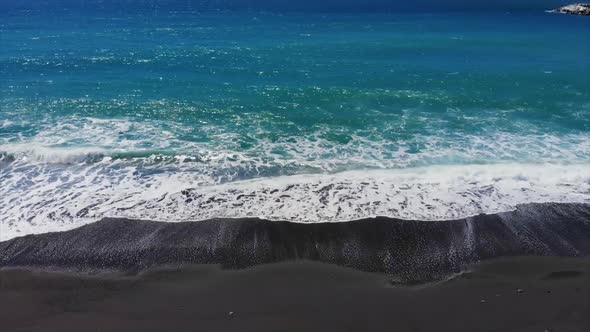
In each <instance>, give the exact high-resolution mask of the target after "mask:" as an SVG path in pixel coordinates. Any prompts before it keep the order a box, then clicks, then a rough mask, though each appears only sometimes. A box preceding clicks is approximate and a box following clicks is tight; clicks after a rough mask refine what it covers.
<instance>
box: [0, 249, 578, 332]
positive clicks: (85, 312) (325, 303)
mask: <svg viewBox="0 0 590 332" xmlns="http://www.w3.org/2000/svg"><path fill="white" fill-rule="evenodd" d="M589 280H590V260H588V259H581V258H556V257H516V258H510V259H498V260H493V261H490V262H485V263H482V264H479V265H477V266H476V267H474V268H473V269H472V270H471V271H469V272H466V273H464V274H462V275H460V276H457V277H456V278H454V279H452V280H449V281H445V282H439V283H436V284H430V285H423V286H419V287H394V286H392V285H391V284H390V283H389V282H388V280H387V278H386V277H385V276H384V275H382V274H372V273H366V272H359V271H356V270H353V269H347V268H342V267H337V266H333V265H327V264H321V263H312V262H290V263H278V264H270V265H261V266H257V267H254V268H249V269H245V270H232V271H227V270H221V269H219V268H218V267H216V266H213V265H207V266H202V265H201V266H187V267H184V268H181V269H170V270H160V271H150V272H146V273H143V274H142V275H140V276H135V277H121V276H104V275H103V276H101V277H89V276H84V275H76V274H59V273H47V272H31V271H23V270H14V269H9V270H6V269H5V270H3V271H1V272H0V321H1V322H2V330H3V331H63V332H65V331H297V332H301V331H318V332H319V331H321V332H325V331H454V332H455V331H466V332H467V331H469V332H475V331H541V332H543V331H556V332H561V331H588V328H589V327H590V316H589V315H588V312H590V282H589ZM519 290H520V291H519Z"/></svg>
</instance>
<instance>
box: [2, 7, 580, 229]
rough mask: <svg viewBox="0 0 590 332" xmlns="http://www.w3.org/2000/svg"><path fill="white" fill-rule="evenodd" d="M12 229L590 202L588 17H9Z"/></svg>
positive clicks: (5, 127) (448, 213)
mask: <svg viewBox="0 0 590 332" xmlns="http://www.w3.org/2000/svg"><path fill="white" fill-rule="evenodd" d="M0 24H1V25H0V27H1V47H0V70H1V72H0V74H1V77H2V78H1V80H0V97H1V98H0V107H1V108H0V216H1V218H0V240H4V239H8V238H11V237H14V236H20V235H25V234H29V233H39V232H45V231H52V230H62V229H69V228H72V227H76V226H79V225H82V224H84V223H88V222H92V221H95V220H99V219H100V218H102V217H105V216H124V217H134V218H149V219H156V220H166V221H182V220H200V219H205V218H211V217H244V216H260V217H266V218H271V219H286V220H292V221H298V222H323V221H346V220H351V219H355V218H363V217H370V216H375V215H385V216H392V217H401V218H409V219H429V220H437V219H447V218H458V217H465V216H469V215H474V214H478V213H485V212H498V211H503V210H508V209H512V208H514V206H515V205H516V204H521V203H530V202H547V201H560V202H561V201H563V202H590V169H589V166H588V163H589V160H590V42H588V40H590V39H589V38H588V36H590V20H588V19H587V18H585V17H572V16H566V15H556V14H549V13H544V12H517V13H477V14H476V13H435V14H412V13H399V14H342V13H339V14H336V13H332V14H317V13H316V14H310V13H305V14H303V13H284V14H278V13H259V12H201V13H199V12H175V11H148V12H137V13H131V14H129V13H108V14H104V13H79V12H69V11H63V12H59V13H54V14H52V15H47V14H46V13H38V12H26V11H23V12H18V13H16V14H15V13H14V12H13V13H11V14H10V15H8V14H3V15H1V21H0Z"/></svg>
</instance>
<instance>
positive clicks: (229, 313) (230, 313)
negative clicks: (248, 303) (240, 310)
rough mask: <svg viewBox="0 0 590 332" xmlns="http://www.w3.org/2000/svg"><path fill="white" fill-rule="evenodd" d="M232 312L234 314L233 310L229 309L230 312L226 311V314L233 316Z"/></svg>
mask: <svg viewBox="0 0 590 332" xmlns="http://www.w3.org/2000/svg"><path fill="white" fill-rule="evenodd" d="M234 314H235V312H233V311H230V312H228V313H227V315H228V316H230V317H231V316H233V315H234Z"/></svg>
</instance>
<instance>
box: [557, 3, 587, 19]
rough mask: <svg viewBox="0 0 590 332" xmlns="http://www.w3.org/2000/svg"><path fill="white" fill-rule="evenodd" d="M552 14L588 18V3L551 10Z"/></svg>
mask: <svg viewBox="0 0 590 332" xmlns="http://www.w3.org/2000/svg"><path fill="white" fill-rule="evenodd" d="M552 12H554V13H562V14H572V15H584V16H590V3H576V4H573V5H569V6H564V7H561V8H557V9H554V10H552Z"/></svg>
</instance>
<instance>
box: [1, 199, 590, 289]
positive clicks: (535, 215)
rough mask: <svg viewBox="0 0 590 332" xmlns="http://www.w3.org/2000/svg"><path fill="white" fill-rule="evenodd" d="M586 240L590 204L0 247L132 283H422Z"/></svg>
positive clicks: (191, 225)
mask: <svg viewBox="0 0 590 332" xmlns="http://www.w3.org/2000/svg"><path fill="white" fill-rule="evenodd" d="M589 238H590V205H589V204H529V205H522V206H519V207H518V208H517V209H516V210H515V211H512V212H505V213H499V214H492V215H479V216H475V217H471V218H465V219H458V220H450V221H428V222H427V221H408V220H400V219H391V218H374V219H366V220H358V221H351V222H347V223H323V224H300V223H291V222H277V221H267V220H261V219H254V218H250V219H248V218H243V219H212V220H206V221H200V222H184V223H166V222H153V221H140V220H129V219H104V220H102V221H100V222H97V223H93V224H89V225H86V226H82V227H80V228H77V229H74V230H71V231H66V232H60V233H47V234H41V235H30V236H25V237H21V238H16V239H13V240H9V241H5V242H0V268H8V267H24V268H33V269H38V270H52V271H60V270H63V271H78V272H82V273H91V274H96V273H102V272H107V273H109V272H120V273H123V274H130V275H133V274H138V273H140V272H141V271H145V270H150V269H154V268H158V267H162V266H184V265H192V264H218V265H220V266H222V267H223V268H224V269H243V268H247V267H252V266H256V265H262V264H268V263H280V262H289V261H299V260H309V261H316V262H321V263H327V264H333V265H338V266H343V267H350V268H354V269H357V270H359V271H365V272H379V273H384V274H386V275H387V276H388V278H389V280H390V281H391V282H394V283H399V284H421V283H428V282H434V281H440V280H444V279H447V278H448V277H449V276H452V275H454V274H457V273H460V272H463V271H465V270H466V269H468V268H469V266H471V265H473V264H476V263H478V262H480V261H485V260H489V259H494V258H499V257H511V256H563V257H584V256H590V243H589V242H588V239H589Z"/></svg>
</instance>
